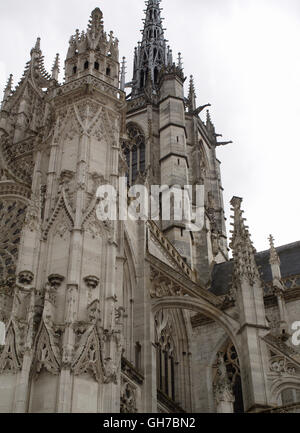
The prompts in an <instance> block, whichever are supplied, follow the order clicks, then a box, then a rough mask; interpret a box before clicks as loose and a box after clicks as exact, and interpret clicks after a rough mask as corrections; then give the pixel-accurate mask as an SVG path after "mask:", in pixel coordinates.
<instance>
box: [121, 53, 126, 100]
mask: <svg viewBox="0 0 300 433" xmlns="http://www.w3.org/2000/svg"><path fill="white" fill-rule="evenodd" d="M125 84H126V57H123V59H122V64H121V75H120V89H121V90H122V91H123V92H124V90H125Z"/></svg>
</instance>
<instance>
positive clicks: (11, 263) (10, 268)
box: [0, 198, 27, 283]
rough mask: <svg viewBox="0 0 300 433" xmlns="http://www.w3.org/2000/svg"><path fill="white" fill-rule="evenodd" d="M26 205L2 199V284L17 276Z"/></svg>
mask: <svg viewBox="0 0 300 433" xmlns="http://www.w3.org/2000/svg"><path fill="white" fill-rule="evenodd" d="M26 208H27V206H26V204H24V203H22V202H21V201H19V200H17V199H7V200H6V199H5V200H4V199H1V198H0V283H1V281H2V282H3V281H5V280H6V279H7V278H8V277H10V276H13V275H15V271H16V264H17V259H18V251H19V244H20V237H21V231H22V227H23V224H24V221H25V216H26Z"/></svg>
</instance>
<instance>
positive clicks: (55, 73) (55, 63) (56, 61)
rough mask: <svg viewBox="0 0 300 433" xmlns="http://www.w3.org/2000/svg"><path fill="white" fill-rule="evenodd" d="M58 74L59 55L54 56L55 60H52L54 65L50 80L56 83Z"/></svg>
mask: <svg viewBox="0 0 300 433" xmlns="http://www.w3.org/2000/svg"><path fill="white" fill-rule="evenodd" d="M59 72H60V68H59V54H56V57H55V60H54V65H53V68H52V75H51V78H52V80H55V81H58V74H59Z"/></svg>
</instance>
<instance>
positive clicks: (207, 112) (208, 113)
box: [206, 110, 211, 124]
mask: <svg viewBox="0 0 300 433" xmlns="http://www.w3.org/2000/svg"><path fill="white" fill-rule="evenodd" d="M208 123H211V118H210V112H209V110H206V124H208Z"/></svg>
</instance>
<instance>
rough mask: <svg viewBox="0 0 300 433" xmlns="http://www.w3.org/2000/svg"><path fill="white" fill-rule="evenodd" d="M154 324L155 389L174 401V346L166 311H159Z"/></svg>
mask: <svg viewBox="0 0 300 433" xmlns="http://www.w3.org/2000/svg"><path fill="white" fill-rule="evenodd" d="M155 322H156V340H157V341H156V346H157V349H156V363H157V365H156V371H157V388H158V390H159V391H161V392H163V393H164V394H165V395H167V396H168V397H169V398H170V399H171V400H173V401H175V364H176V361H175V357H176V355H175V344H174V340H173V336H172V334H173V330H172V325H171V321H170V317H168V313H167V312H166V311H163V310H162V311H161V312H160V313H159V314H158V315H157V316H156V319H155Z"/></svg>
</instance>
